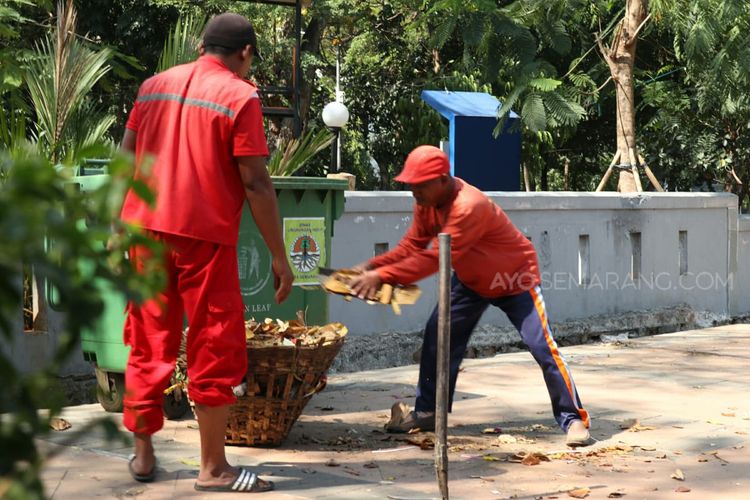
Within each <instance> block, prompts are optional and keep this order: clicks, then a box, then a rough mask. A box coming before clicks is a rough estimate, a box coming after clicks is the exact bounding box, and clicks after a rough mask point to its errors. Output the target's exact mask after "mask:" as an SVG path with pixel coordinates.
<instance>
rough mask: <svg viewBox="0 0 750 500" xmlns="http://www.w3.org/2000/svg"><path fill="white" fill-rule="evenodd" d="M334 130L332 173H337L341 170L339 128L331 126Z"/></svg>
mask: <svg viewBox="0 0 750 500" xmlns="http://www.w3.org/2000/svg"><path fill="white" fill-rule="evenodd" d="M331 130H332V131H333V143H331V173H332V174H335V173H336V172H338V170H339V165H338V159H339V158H338V142H339V130H340V129H339V128H338V127H336V128H333V127H332V128H331Z"/></svg>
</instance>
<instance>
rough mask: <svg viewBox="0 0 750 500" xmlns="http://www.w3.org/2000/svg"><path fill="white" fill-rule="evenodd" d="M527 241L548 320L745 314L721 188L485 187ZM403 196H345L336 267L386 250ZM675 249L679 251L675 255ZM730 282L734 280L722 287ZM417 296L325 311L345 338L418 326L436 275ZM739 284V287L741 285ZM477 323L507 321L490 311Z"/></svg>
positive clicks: (738, 256)
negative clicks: (396, 303)
mask: <svg viewBox="0 0 750 500" xmlns="http://www.w3.org/2000/svg"><path fill="white" fill-rule="evenodd" d="M490 195H491V197H492V198H493V200H494V201H495V202H496V203H498V204H499V205H500V206H501V207H502V208H503V209H504V210H505V211H506V212H507V213H508V215H509V217H510V218H511V219H512V220H513V222H514V223H515V224H516V226H518V227H519V229H520V230H521V231H522V232H523V233H524V234H526V235H527V236H528V237H530V238H531V240H532V242H533V243H534V246H535V247H536V249H537V253H538V254H539V261H540V266H541V272H542V275H543V276H542V278H543V288H544V295H545V301H546V303H547V307H548V310H549V313H550V316H551V318H552V321H563V320H569V319H580V318H586V317H590V316H595V315H601V314H616V313H622V312H627V311H634V310H645V309H657V308H663V307H670V306H676V305H679V304H687V305H688V306H690V307H691V308H693V309H695V310H699V311H711V312H713V313H716V314H719V315H722V316H729V315H730V314H736V313H741V312H747V311H750V298H748V295H750V294H748V293H746V292H744V290H745V289H746V288H748V287H747V286H746V285H744V284H745V283H748V279H747V278H748V277H750V276H749V274H750V269H749V268H750V265H749V264H748V256H750V241H748V240H749V239H750V220H748V219H747V218H743V219H742V220H741V221H740V222H739V228H738V217H737V198H736V197H735V196H734V195H731V194H724V193H646V194H641V195H629V196H623V195H618V194H615V193H490ZM411 210H412V198H411V194H410V193H408V192H387V193H381V192H347V195H346V208H345V213H344V216H343V217H342V218H341V219H340V220H339V221H337V222H336V226H335V233H334V239H333V251H332V260H333V262H332V263H333V266H334V267H346V266H350V265H353V264H356V263H358V262H361V261H363V260H365V259H367V258H369V257H371V256H372V255H373V254H374V248H375V244H377V243H388V245H389V247H390V248H393V247H394V246H395V245H396V244H397V243H398V240H399V239H400V237H401V236H402V235H403V233H404V232H405V230H406V229H407V227H408V226H409V224H410V223H411ZM680 231H685V232H686V236H685V238H686V242H687V269H684V268H683V269H682V271H683V272H682V273H681V272H680V267H679V255H680V236H679V235H680ZM631 233H640V234H641V279H639V280H635V281H633V280H632V279H630V270H631V269H630V268H631V256H632V242H631ZM581 235H588V237H589V249H590V251H589V259H588V261H589V278H590V282H589V283H590V284H589V285H588V286H581V285H579V282H578V280H579V241H580V237H581ZM684 255H685V254H684V252H683V256H684ZM734 282H740V283H739V284H736V285H734V286H735V290H734V293H733V290H732V289H731V287H730V283H734ZM420 286H421V288H422V290H423V297H422V299H421V300H420V301H419V303H418V304H417V305H416V306H411V307H410V306H405V307H404V308H403V315H402V316H395V315H394V314H393V313H392V312H391V311H390V310H389V309H387V308H385V307H382V306H377V305H367V304H365V303H361V302H358V301H353V302H351V303H347V302H345V301H344V300H343V299H341V298H339V297H332V298H331V302H330V317H331V319H335V320H336V321H342V322H343V323H345V324H347V325H349V327H350V330H351V331H352V334H355V335H358V334H372V333H379V332H386V331H399V332H408V331H416V330H419V329H421V328H422V326H423V323H424V322H425V320H426V318H427V316H428V314H429V313H430V311H431V309H432V308H433V307H434V304H435V297H436V281H435V278H434V277H433V278H429V279H427V280H424V281H423V282H421V283H420ZM743 286H745V288H744V289H743V288H742V287H743ZM482 323H491V324H496V325H498V326H509V323H507V320H506V319H505V318H504V316H503V315H502V313H501V312H500V311H497V310H495V309H490V311H488V312H487V313H486V314H485V316H484V317H483V319H482Z"/></svg>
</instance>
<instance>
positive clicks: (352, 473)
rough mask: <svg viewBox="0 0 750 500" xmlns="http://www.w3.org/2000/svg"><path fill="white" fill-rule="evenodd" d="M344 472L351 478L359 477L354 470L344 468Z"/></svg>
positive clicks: (357, 472)
mask: <svg viewBox="0 0 750 500" xmlns="http://www.w3.org/2000/svg"><path fill="white" fill-rule="evenodd" d="M344 472H346V473H347V474H351V475H352V476H359V475H360V473H359V471H356V470H354V469H352V468H351V467H344Z"/></svg>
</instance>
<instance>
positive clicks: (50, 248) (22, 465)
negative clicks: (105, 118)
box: [0, 146, 163, 500]
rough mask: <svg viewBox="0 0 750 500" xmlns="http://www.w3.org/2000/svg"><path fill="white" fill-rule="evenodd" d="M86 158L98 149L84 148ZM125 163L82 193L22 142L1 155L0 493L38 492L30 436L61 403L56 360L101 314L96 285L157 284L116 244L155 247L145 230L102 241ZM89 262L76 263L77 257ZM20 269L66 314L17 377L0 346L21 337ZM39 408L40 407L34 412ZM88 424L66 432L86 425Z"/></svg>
mask: <svg viewBox="0 0 750 500" xmlns="http://www.w3.org/2000/svg"><path fill="white" fill-rule="evenodd" d="M84 153H85V154H86V155H87V156H93V155H100V154H102V149H101V148H89V149H87V150H86V151H84ZM130 164H131V161H130V159H126V158H116V159H115V160H114V161H113V162H112V163H111V164H110V174H111V179H112V182H110V183H107V184H105V185H104V186H102V187H101V188H99V189H98V190H97V191H95V192H92V193H87V194H86V195H82V194H81V192H80V190H79V189H77V187H76V184H75V182H73V181H72V179H71V177H70V173H71V172H72V169H71V168H70V167H63V168H55V167H54V166H53V165H52V164H51V163H50V162H49V161H47V160H46V159H43V158H41V157H39V156H37V155H36V153H35V151H34V148H33V147H31V146H28V147H26V148H22V147H20V146H18V147H17V149H16V150H15V151H14V152H13V153H11V152H8V151H2V152H0V231H2V234H3V238H2V239H0V338H1V339H2V343H0V379H2V381H3V390H2V391H0V449H2V450H3V453H1V454H0V497H2V498H8V499H24V500H26V499H34V498H39V499H41V498H46V496H45V495H44V491H43V485H42V483H41V481H40V479H39V474H40V470H41V467H42V464H43V461H44V459H45V457H44V456H42V454H41V453H40V451H39V450H38V448H37V445H36V442H35V439H36V438H38V437H40V436H44V435H45V434H47V433H49V432H50V431H51V429H50V426H49V425H50V420H51V419H52V418H54V417H56V416H58V415H59V414H60V410H61V408H62V405H63V404H64V401H62V400H61V397H60V391H59V390H58V388H57V386H56V384H55V380H56V377H57V374H58V373H59V372H60V369H61V367H62V366H63V365H64V364H65V363H66V361H67V360H68V359H69V358H70V356H71V355H72V354H73V353H75V352H76V348H77V346H78V345H79V337H80V332H81V330H82V329H84V328H86V327H91V326H92V325H93V324H94V322H95V320H96V318H97V317H98V316H99V314H101V311H102V297H101V292H100V283H101V282H102V281H103V282H106V283H111V284H112V286H113V288H114V289H115V290H120V291H122V292H123V293H125V294H126V295H127V296H128V298H130V299H133V300H138V301H140V300H143V299H144V298H146V297H149V296H151V294H152V293H153V290H155V289H157V287H160V286H162V284H163V283H162V279H163V278H162V276H163V273H160V272H157V270H158V261H157V260H155V261H153V262H151V263H150V272H148V273H145V274H143V275H136V274H135V273H134V271H133V270H132V268H131V267H130V266H129V265H125V263H124V260H123V253H122V248H127V247H129V245H131V244H146V245H149V246H150V247H152V248H154V250H155V251H157V254H158V250H159V249H158V247H156V246H155V244H154V243H152V242H149V241H148V240H147V239H146V238H145V237H143V236H141V235H138V234H137V233H136V234H127V233H126V234H124V235H123V236H122V237H121V239H120V244H121V245H123V246H121V247H119V249H118V250H117V251H114V252H110V251H108V250H107V249H106V247H105V245H104V243H105V242H106V240H107V238H108V237H109V235H110V223H111V220H112V214H113V212H115V211H116V208H117V206H118V205H119V203H120V202H121V200H122V196H123V194H124V192H125V190H126V189H128V188H129V187H132V186H133V183H132V181H131V180H130V176H131V173H132V172H131V168H130ZM84 262H85V263H87V265H85V266H84V265H82V263H84ZM24 267H27V268H32V269H33V270H34V273H35V274H36V276H37V278H38V279H39V280H40V282H42V283H46V286H48V287H54V288H56V289H57V290H58V291H59V298H60V300H59V303H58V304H56V307H59V309H60V310H61V311H62V313H63V314H64V318H65V321H64V325H63V331H62V332H61V334H60V335H58V337H57V345H56V350H55V352H54V356H53V357H52V359H51V361H50V363H49V364H48V365H47V366H39V367H35V370H34V371H33V373H31V374H27V375H26V374H24V373H23V372H21V371H20V370H19V367H17V366H16V365H15V364H14V360H13V358H12V354H11V353H12V352H13V349H12V348H11V349H6V346H12V344H13V343H15V342H16V341H17V336H18V335H19V334H22V331H23V325H21V324H20V311H21V307H22V301H23V291H22V286H21V283H22V280H23V272H24ZM41 408H46V409H47V410H48V411H47V412H40V411H38V410H39V409H41ZM92 426H104V429H105V430H106V431H107V434H108V436H110V437H114V436H115V435H116V434H117V430H116V425H115V424H114V423H113V422H111V421H107V422H96V423H94V424H92ZM90 431H91V427H86V428H84V429H80V430H78V431H77V432H76V433H75V434H74V435H72V436H71V438H70V439H71V440H75V439H76V437H77V436H79V435H80V433H86V432H90Z"/></svg>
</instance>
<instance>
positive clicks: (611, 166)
mask: <svg viewBox="0 0 750 500" xmlns="http://www.w3.org/2000/svg"><path fill="white" fill-rule="evenodd" d="M619 159H620V152H619V151H617V153H615V156H614V158H612V162H611V163H610V164H609V167H608V168H607V171H606V172H604V177H602V180H601V182H599V185H598V186H597V187H596V192H597V193H598V192H599V191H601V190H603V189H604V186H606V185H607V181H608V180H609V177H610V176H611V175H612V170H613V169H614V168H615V165H617V162H618V160H619Z"/></svg>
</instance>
